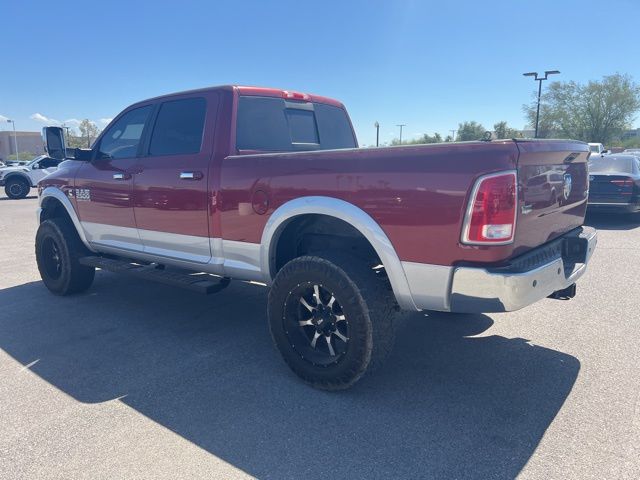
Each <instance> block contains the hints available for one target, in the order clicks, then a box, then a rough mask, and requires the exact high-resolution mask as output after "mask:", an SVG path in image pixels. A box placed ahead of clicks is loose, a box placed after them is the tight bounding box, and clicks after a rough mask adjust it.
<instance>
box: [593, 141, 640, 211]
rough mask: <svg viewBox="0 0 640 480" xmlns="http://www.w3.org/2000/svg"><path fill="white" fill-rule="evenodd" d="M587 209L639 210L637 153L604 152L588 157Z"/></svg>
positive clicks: (638, 162)
mask: <svg viewBox="0 0 640 480" xmlns="http://www.w3.org/2000/svg"><path fill="white" fill-rule="evenodd" d="M588 208H589V210H590V211H600V212H604V211H608V212H619V213H633V212H638V211H640V156H636V155H630V154H618V155H605V156H602V157H600V156H598V157H594V158H592V159H591V160H589V201H588Z"/></svg>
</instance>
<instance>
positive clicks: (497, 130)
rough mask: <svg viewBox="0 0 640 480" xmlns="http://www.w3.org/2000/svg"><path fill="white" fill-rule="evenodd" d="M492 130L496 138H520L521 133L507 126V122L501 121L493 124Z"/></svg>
mask: <svg viewBox="0 0 640 480" xmlns="http://www.w3.org/2000/svg"><path fill="white" fill-rule="evenodd" d="M493 131H494V134H495V136H496V138H520V137H522V133H521V132H520V131H519V130H516V129H515V128H511V127H509V125H507V122H505V121H502V122H498V123H496V124H494V125H493Z"/></svg>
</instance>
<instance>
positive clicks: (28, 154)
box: [7, 151, 44, 163]
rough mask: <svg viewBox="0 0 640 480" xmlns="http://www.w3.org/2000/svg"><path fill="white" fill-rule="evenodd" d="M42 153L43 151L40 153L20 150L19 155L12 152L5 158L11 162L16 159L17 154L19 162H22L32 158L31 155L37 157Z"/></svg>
mask: <svg viewBox="0 0 640 480" xmlns="http://www.w3.org/2000/svg"><path fill="white" fill-rule="evenodd" d="M43 153H44V151H43V152H40V153H33V152H20V155H16V154H15V153H12V154H11V155H9V156H8V157H7V160H11V161H12V162H15V161H16V160H18V156H19V157H20V163H23V162H28V161H29V160H32V159H33V157H37V156H38V155H42V154H43Z"/></svg>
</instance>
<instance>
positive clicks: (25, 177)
mask: <svg viewBox="0 0 640 480" xmlns="http://www.w3.org/2000/svg"><path fill="white" fill-rule="evenodd" d="M14 177H19V178H21V179H22V180H24V181H26V182H27V183H28V184H29V187H34V185H33V183H32V182H31V178H30V177H29V175H27V174H26V173H22V172H11V173H8V174H7V176H6V177H4V178H3V179H2V180H3V181H4V183H5V184H6V183H7V180H10V179H11V178H14Z"/></svg>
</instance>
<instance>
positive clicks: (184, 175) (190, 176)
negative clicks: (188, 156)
mask: <svg viewBox="0 0 640 480" xmlns="http://www.w3.org/2000/svg"><path fill="white" fill-rule="evenodd" d="M202 177H203V175H202V172H180V180H200V179H202Z"/></svg>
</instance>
